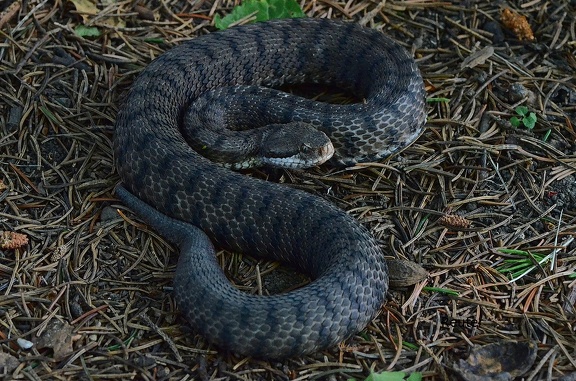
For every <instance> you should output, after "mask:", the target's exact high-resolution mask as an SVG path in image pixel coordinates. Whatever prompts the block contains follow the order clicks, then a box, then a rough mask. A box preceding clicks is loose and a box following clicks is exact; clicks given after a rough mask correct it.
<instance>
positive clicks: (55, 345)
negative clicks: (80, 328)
mask: <svg viewBox="0 0 576 381" xmlns="http://www.w3.org/2000/svg"><path fill="white" fill-rule="evenodd" d="M73 330H74V327H72V326H71V325H70V324H68V323H66V322H62V321H59V320H52V321H51V322H50V323H48V326H47V327H46V329H45V330H44V332H43V333H42V336H40V337H39V338H38V340H37V342H36V346H37V347H38V349H43V348H51V349H52V350H53V351H54V359H55V360H57V361H58V360H60V359H62V358H64V357H66V356H67V355H69V354H70V353H72V352H73V351H74V348H73V347H72V342H73V341H74V340H73V334H72V331H73Z"/></svg>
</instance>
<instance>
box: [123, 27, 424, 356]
mask: <svg viewBox="0 0 576 381" xmlns="http://www.w3.org/2000/svg"><path fill="white" fill-rule="evenodd" d="M300 83H316V84H327V85H334V86H337V87H338V88H341V89H344V90H347V91H350V92H352V93H354V94H355V95H356V96H358V97H359V98H360V99H362V100H363V101H361V102H359V103H355V104H350V105H335V104H329V103H322V102H315V101H312V100H309V99H304V98H300V97H297V96H292V95H286V94H285V93H280V92H278V91H277V90H264V91H263V92H264V94H265V95H267V96H269V97H271V100H268V99H260V98H258V96H259V93H260V90H259V89H258V87H260V86H264V87H267V88H278V87H279V86H282V85H285V84H300ZM236 85H239V86H240V88H239V90H234V89H230V87H231V86H236ZM219 88H227V90H225V91H224V92H223V95H222V96H224V97H227V96H228V94H230V95H231V96H233V97H235V100H233V101H231V102H228V101H224V103H223V104H224V106H223V107H220V108H218V107H217V106H216V107H214V108H212V107H209V106H206V105H204V106H201V107H198V106H194V103H195V102H196V101H199V102H201V103H202V101H203V99H204V100H205V99H210V100H213V101H215V102H218V101H217V98H218V96H214V94H218V89H219ZM203 94H208V95H207V96H206V97H204V98H203ZM214 99H216V100H214ZM204 103H206V102H204ZM234 105H241V106H245V107H248V108H250V110H249V111H246V113H245V114H244V111H243V110H229V111H230V112H231V113H232V115H231V116H230V117H226V116H222V115H220V114H221V113H224V112H226V110H227V109H231V108H233V107H235V106H234ZM272 107H279V109H278V110H279V111H277V110H273V109H272ZM189 108H196V109H200V110H199V111H200V112H202V110H208V112H207V114H208V115H204V116H200V117H198V118H196V119H198V120H200V121H202V120H204V119H210V118H212V119H214V120H215V121H216V122H218V121H219V120H229V119H230V120H233V119H235V118H239V119H247V121H245V122H246V123H248V122H249V121H248V119H251V118H253V117H255V118H256V119H258V118H257V117H258V115H259V114H260V113H263V114H266V115H264V116H263V117H262V120H259V122H258V123H269V122H270V119H272V118H273V117H277V118H279V121H278V122H277V123H290V122H292V121H298V122H304V123H305V124H309V125H312V126H314V127H315V128H317V129H318V130H320V131H323V132H324V133H325V134H326V135H327V136H328V137H329V138H330V139H331V141H332V143H333V147H334V149H335V153H334V156H333V158H332V162H334V163H339V164H344V165H348V164H353V163H356V162H359V161H367V160H375V159H379V158H382V157H385V156H388V155H390V154H391V153H393V152H395V151H397V150H398V149H400V148H403V147H405V146H406V145H408V144H410V143H411V142H412V141H413V140H414V139H416V137H417V136H418V135H419V134H420V132H421V130H422V126H423V123H424V120H425V112H424V89H423V81H422V78H421V75H420V73H419V71H418V69H417V67H416V65H415V63H414V61H413V59H412V58H411V57H410V56H409V55H408V53H407V52H406V51H405V50H404V49H403V48H402V47H401V46H400V45H399V44H397V43H395V42H393V41H392V40H391V39H389V38H387V37H385V36H384V35H383V34H382V33H380V32H378V31H376V30H373V29H369V28H365V27H361V26H359V25H357V24H353V23H345V22H336V21H331V20H321V19H286V20H275V21H269V22H263V23H256V24H252V25H248V26H241V27H234V28H230V29H228V30H226V31H222V32H217V33H211V34H207V35H204V36H202V37H198V38H196V39H193V40H191V41H189V42H186V43H183V44H181V45H179V46H177V47H175V48H173V49H171V50H169V51H168V52H166V53H164V54H163V55H161V56H160V57H159V58H157V59H156V60H154V61H153V62H152V63H151V64H150V65H149V66H148V67H147V68H146V69H145V70H144V71H143V72H142V73H141V74H140V75H139V77H138V78H137V79H136V80H135V82H134V84H133V85H132V87H131V90H130V91H129V93H128V95H127V98H126V101H125V103H124V105H123V107H121V109H120V111H119V114H118V117H117V121H116V126H115V137H114V152H115V162H116V167H117V170H118V173H119V174H120V177H121V180H122V183H123V185H122V186H119V187H118V188H117V190H116V192H117V195H118V196H119V197H120V199H121V200H122V201H123V202H124V203H125V205H127V206H128V207H129V208H131V209H132V210H133V211H134V212H136V214H138V215H139V216H140V217H141V218H142V219H143V220H144V221H145V222H147V223H148V224H150V225H151V226H152V227H153V228H154V229H156V230H157V231H158V232H159V233H160V234H161V235H162V236H164V237H165V238H166V239H168V240H170V241H171V242H173V243H175V244H177V245H178V246H179V248H180V258H179V262H178V266H177V269H176V275H175V279H174V293H175V298H176V302H177V303H178V305H179V308H180V309H181V311H182V312H183V313H184V314H185V316H186V318H187V319H188V320H189V322H190V323H191V325H192V326H193V327H194V329H195V330H196V331H197V332H198V333H200V334H202V335H203V336H204V337H205V338H206V339H207V340H208V341H210V342H211V343H213V344H215V345H217V346H218V347H220V348H223V349H227V350H231V351H232V352H235V353H238V354H242V355H249V356H254V357H261V358H271V359H279V358H286V357H292V356H297V355H303V354H308V353H312V352H315V351H318V350H321V349H325V348H328V347H331V346H334V345H336V344H337V343H339V342H341V341H342V340H344V339H346V338H347V337H349V336H351V335H352V334H354V333H357V332H359V331H360V330H361V329H363V328H364V327H365V326H366V325H367V324H368V323H369V322H370V321H371V319H373V318H374V317H375V315H376V314H377V312H378V311H379V309H380V307H381V305H382V303H383V302H384V301H385V297H386V293H387V290H388V273H387V267H386V261H385V260H384V256H383V253H382V251H381V249H380V248H379V246H378V244H377V242H376V240H375V239H374V238H373V237H372V236H371V235H370V234H369V232H368V230H367V229H366V228H364V227H363V226H362V225H360V224H359V223H358V222H357V221H355V220H354V219H353V218H352V217H350V216H349V215H348V214H346V213H345V212H344V211H342V210H340V209H339V208H337V207H335V206H334V205H332V204H330V203H329V202H327V201H325V200H323V199H321V198H319V197H317V196H314V195H312V194H309V193H307V192H303V191H299V190H295V189H292V188H290V187H287V186H283V185H280V184H276V183H271V182H266V181H262V180H258V179H254V178H251V177H248V176H245V175H242V174H239V173H237V172H234V171H232V170H230V169H227V168H224V167H223V166H221V165H218V164H215V163H213V162H212V161H210V160H208V159H206V158H205V157H203V156H202V155H199V154H198V153H197V152H196V151H195V150H193V149H191V147H190V140H191V139H190V138H189V137H187V136H188V132H189V131H191V130H193V129H194V128H196V127H201V126H188V127H185V126H184V125H183V124H184V123H185V122H186V120H188V119H189V115H188V114H189V111H188V110H189ZM212 114H218V115H212ZM243 115H246V117H243ZM243 123H244V122H243ZM257 127H258V126H257ZM192 145H193V144H192ZM212 242H214V243H215V244H216V245H217V246H218V247H221V248H225V249H228V250H232V251H238V252H246V253H252V254H255V255H257V256H260V257H264V258H268V259H272V260H279V261H282V262H285V263H289V264H291V265H293V266H295V267H296V268H297V269H299V270H302V271H304V272H306V273H308V274H309V275H310V276H311V277H312V279H313V281H312V282H311V283H310V284H309V285H307V286H305V287H302V288H300V289H297V290H295V291H291V292H288V293H284V294H280V295H272V296H258V295H249V294H247V293H243V292H240V291H238V290H237V289H236V288H234V287H233V286H232V285H231V284H230V282H229V281H228V280H227V279H226V277H225V275H224V273H223V271H222V270H221V269H220V268H219V266H218V264H217V261H216V258H215V255H214V248H213V246H212Z"/></svg>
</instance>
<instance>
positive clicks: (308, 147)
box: [300, 143, 314, 154]
mask: <svg viewBox="0 0 576 381" xmlns="http://www.w3.org/2000/svg"><path fill="white" fill-rule="evenodd" d="M313 150H314V148H312V146H311V145H310V144H308V143H302V145H301V146H300V152H302V153H306V154H307V153H310V152H312V151H313Z"/></svg>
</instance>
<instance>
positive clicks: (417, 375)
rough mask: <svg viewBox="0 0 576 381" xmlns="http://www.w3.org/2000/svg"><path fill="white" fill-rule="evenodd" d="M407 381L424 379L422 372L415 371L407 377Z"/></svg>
mask: <svg viewBox="0 0 576 381" xmlns="http://www.w3.org/2000/svg"><path fill="white" fill-rule="evenodd" d="M406 381H422V373H420V372H414V373H412V374H410V376H409V377H408V378H407V379H406Z"/></svg>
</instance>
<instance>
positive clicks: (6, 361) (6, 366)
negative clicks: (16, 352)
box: [0, 352, 20, 376]
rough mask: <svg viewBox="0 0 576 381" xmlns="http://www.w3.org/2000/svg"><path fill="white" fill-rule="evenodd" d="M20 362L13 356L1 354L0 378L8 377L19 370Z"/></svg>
mask: <svg viewBox="0 0 576 381" xmlns="http://www.w3.org/2000/svg"><path fill="white" fill-rule="evenodd" d="M18 365H20V361H18V359H17V358H16V357H14V356H12V355H11V354H8V353H4V352H0V376H2V375H8V374H10V373H12V372H13V371H14V369H16V368H18Z"/></svg>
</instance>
